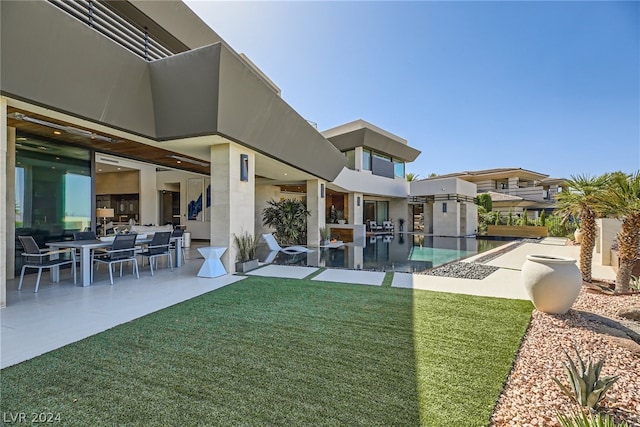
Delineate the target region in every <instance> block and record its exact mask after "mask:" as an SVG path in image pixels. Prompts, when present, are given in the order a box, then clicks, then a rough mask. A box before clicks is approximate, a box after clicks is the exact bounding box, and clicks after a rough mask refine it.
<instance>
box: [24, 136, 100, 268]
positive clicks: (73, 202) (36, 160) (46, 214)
mask: <svg viewBox="0 0 640 427" xmlns="http://www.w3.org/2000/svg"><path fill="white" fill-rule="evenodd" d="M15 190H16V236H21V235H30V236H33V237H34V238H35V239H36V241H37V242H38V244H39V245H40V246H41V247H44V246H45V244H46V243H47V242H52V241H60V240H64V239H70V238H71V237H72V235H73V232H74V231H81V230H83V229H84V228H86V227H91V219H92V215H91V160H90V151H89V150H86V149H82V148H77V147H70V146H64V145H60V143H57V142H56V143H51V142H48V141H44V140H40V139H36V138H33V137H30V136H27V135H20V134H19V135H18V137H17V138H16V184H15ZM16 240H17V239H16ZM21 252H22V250H21V248H20V246H19V245H18V244H16V268H21V262H22V257H21V256H20V253H21Z"/></svg>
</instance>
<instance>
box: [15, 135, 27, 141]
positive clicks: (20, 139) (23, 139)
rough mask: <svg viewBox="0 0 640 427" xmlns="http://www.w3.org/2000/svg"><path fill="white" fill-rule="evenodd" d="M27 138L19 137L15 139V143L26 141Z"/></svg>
mask: <svg viewBox="0 0 640 427" xmlns="http://www.w3.org/2000/svg"><path fill="white" fill-rule="evenodd" d="M26 140H27V138H25V137H24V136H19V137H17V138H16V141H26Z"/></svg>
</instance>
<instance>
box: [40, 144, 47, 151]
mask: <svg viewBox="0 0 640 427" xmlns="http://www.w3.org/2000/svg"><path fill="white" fill-rule="evenodd" d="M38 148H39V149H41V150H46V149H47V147H45V146H44V145H41V146H39V147H38Z"/></svg>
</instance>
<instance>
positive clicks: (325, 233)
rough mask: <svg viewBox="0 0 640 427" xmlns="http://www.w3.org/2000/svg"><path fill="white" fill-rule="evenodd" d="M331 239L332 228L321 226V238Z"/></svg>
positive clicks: (323, 239)
mask: <svg viewBox="0 0 640 427" xmlns="http://www.w3.org/2000/svg"><path fill="white" fill-rule="evenodd" d="M330 239H331V229H330V228H329V227H320V240H322V241H326V240H330Z"/></svg>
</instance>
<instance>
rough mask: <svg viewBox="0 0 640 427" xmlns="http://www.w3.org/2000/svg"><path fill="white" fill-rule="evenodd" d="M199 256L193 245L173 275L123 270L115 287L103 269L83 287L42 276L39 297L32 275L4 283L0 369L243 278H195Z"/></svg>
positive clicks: (161, 271)
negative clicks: (5, 284)
mask: <svg viewBox="0 0 640 427" xmlns="http://www.w3.org/2000/svg"><path fill="white" fill-rule="evenodd" d="M198 256H199V254H198V252H197V250H196V249H195V247H191V248H190V249H187V254H186V257H187V262H186V263H184V264H183V265H182V266H181V267H180V268H174V271H173V272H171V271H170V270H169V269H168V268H164V266H163V267H162V268H160V269H159V270H157V271H155V272H154V273H155V275H154V276H153V277H152V276H151V273H150V271H149V269H148V266H146V267H145V268H143V269H141V271H140V279H139V280H137V279H136V278H135V276H134V275H132V274H131V271H130V269H129V268H127V269H126V270H127V271H126V272H125V274H124V275H123V276H122V277H116V278H115V283H114V285H113V286H111V285H110V284H109V280H108V275H107V274H106V273H105V269H104V268H103V269H102V273H104V274H103V275H101V276H99V278H97V279H96V282H94V283H93V284H92V285H91V286H87V287H81V286H77V285H74V284H73V279H70V274H69V271H68V270H67V271H63V272H62V273H61V279H60V282H58V283H51V282H49V281H48V276H49V275H48V273H47V274H45V275H43V276H44V277H43V279H42V283H41V285H40V289H39V291H38V293H34V292H33V287H34V286H35V285H34V280H35V278H34V277H33V275H29V276H27V277H26V278H25V284H24V285H23V288H22V290H21V291H18V290H17V289H18V279H17V278H16V279H10V280H7V306H6V307H5V308H3V309H2V310H0V324H1V325H2V331H1V334H0V335H1V338H0V340H1V341H0V348H1V349H2V354H1V357H0V369H2V368H5V367H7V366H11V365H15V364H17V363H20V362H23V361H25V360H28V359H31V358H33V357H36V356H38V355H40V354H43V353H46V352H49V351H51V350H54V349H56V348H59V347H62V346H64V345H66V344H68V343H70V342H75V341H78V340H81V339H83V338H86V337H89V336H91V335H95V334H97V333H99V332H102V331H104V330H107V329H110V328H113V327H114V326H117V325H120V324H122V323H126V322H129V321H131V320H133V319H137V318H139V317H143V316H145V315H147V314H149V313H153V312H155V311H158V310H162V309H164V308H166V307H169V306H172V305H174V304H178V303H180V302H182V301H186V300H188V299H191V298H194V297H197V296H199V295H202V294H204V293H207V292H210V291H212V290H215V289H219V288H221V287H223V286H226V285H229V284H231V283H235V282H237V281H239V280H242V279H244V277H243V276H234V275H230V274H228V275H224V276H221V277H217V278H202V277H198V276H197V273H198V270H199V269H200V267H201V265H202V262H203V260H202V259H198V258H197V257H198ZM105 277H106V279H105Z"/></svg>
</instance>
